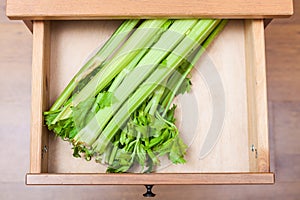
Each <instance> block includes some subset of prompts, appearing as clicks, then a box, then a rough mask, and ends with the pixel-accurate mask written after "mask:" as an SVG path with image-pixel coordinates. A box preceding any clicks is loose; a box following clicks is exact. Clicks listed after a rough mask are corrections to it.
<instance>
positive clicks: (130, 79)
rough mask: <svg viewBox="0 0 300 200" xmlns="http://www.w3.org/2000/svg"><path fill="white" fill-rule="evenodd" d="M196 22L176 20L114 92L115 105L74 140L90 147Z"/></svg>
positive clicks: (106, 109) (94, 120) (98, 115)
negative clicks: (130, 95) (129, 97)
mask: <svg viewBox="0 0 300 200" xmlns="http://www.w3.org/2000/svg"><path fill="white" fill-rule="evenodd" d="M197 21H198V20H176V21H175V22H174V23H173V24H172V25H171V26H170V28H169V29H167V30H166V32H164V33H163V34H162V35H161V37H160V38H159V40H158V41H157V43H155V44H154V45H153V46H152V47H151V49H150V50H149V52H148V53H147V54H146V55H145V56H144V57H143V58H142V59H141V61H140V62H139V63H138V64H137V66H136V67H135V68H134V69H133V70H132V72H130V73H129V74H128V75H127V76H126V78H125V79H124V80H123V82H122V84H121V85H120V86H119V87H118V88H117V89H116V90H115V91H114V97H115V99H116V101H115V103H114V104H113V105H112V106H110V107H105V108H104V109H102V110H99V112H98V113H97V114H96V115H95V117H94V118H93V119H92V120H91V121H90V122H89V123H88V124H87V126H86V127H84V128H83V129H82V130H81V131H80V132H79V133H78V134H77V135H76V137H75V138H74V139H75V140H78V141H80V142H84V143H85V144H88V145H91V144H92V143H93V142H94V141H95V139H96V138H97V136H98V135H99V133H100V132H101V130H102V129H103V128H104V127H105V125H106V124H107V123H108V122H109V120H110V118H111V117H112V116H113V114H114V113H115V112H116V111H117V110H118V109H119V107H120V106H122V104H123V103H124V101H125V100H126V99H127V98H128V95H129V94H131V93H132V92H134V90H135V89H136V88H137V87H138V86H139V85H140V84H141V83H142V82H143V80H144V79H145V78H147V76H149V74H150V73H151V72H152V71H153V70H154V69H155V68H156V67H157V65H158V64H159V63H160V62H161V61H162V60H163V59H164V58H165V57H166V56H167V55H168V54H169V53H170V52H171V51H172V50H173V49H174V48H175V47H176V46H177V45H178V43H180V42H181V41H182V39H183V38H184V37H185V35H186V34H187V33H188V32H189V31H190V29H191V28H193V26H194V25H195V24H196V23H197Z"/></svg>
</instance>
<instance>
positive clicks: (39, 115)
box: [30, 21, 50, 173]
mask: <svg viewBox="0 0 300 200" xmlns="http://www.w3.org/2000/svg"><path fill="white" fill-rule="evenodd" d="M49 59H50V22H48V21H35V22H34V30H33V50H32V92H31V94H32V101H31V107H32V111H31V135H30V172H31V173H41V172H45V171H47V160H48V157H47V155H48V154H47V153H45V152H43V149H44V147H45V148H48V132H47V129H46V127H45V126H44V118H43V111H44V110H46V109H47V108H48V96H49V91H48V85H47V81H48V75H49V61H50V60H49ZM44 150H45V149H44Z"/></svg>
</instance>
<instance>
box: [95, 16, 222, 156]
mask: <svg viewBox="0 0 300 200" xmlns="http://www.w3.org/2000/svg"><path fill="white" fill-rule="evenodd" d="M219 22H220V20H200V21H199V22H198V23H197V24H196V25H195V26H194V27H193V28H192V29H191V31H190V32H189V33H188V34H187V36H186V37H185V38H184V39H183V40H182V41H181V42H180V43H179V45H178V46H177V47H176V48H175V49H174V50H173V52H172V54H170V55H169V56H168V57H167V58H166V59H165V60H164V62H163V65H161V66H159V67H158V68H157V69H156V70H155V71H154V72H153V73H152V74H151V75H150V77H149V78H148V79H147V80H146V81H145V82H144V83H143V84H142V85H141V86H140V87H139V88H138V89H137V90H136V91H135V92H134V94H133V95H132V96H131V97H130V98H129V99H128V100H127V101H126V102H125V103H124V105H123V106H122V107H121V108H120V110H119V111H118V112H117V113H116V114H115V116H114V117H113V118H112V119H111V120H110V122H109V123H108V125H107V126H106V127H105V129H104V130H103V132H102V133H101V134H100V136H99V137H98V139H97V140H96V141H95V143H94V144H93V145H92V146H93V149H94V151H95V152H97V153H99V154H102V153H103V152H104V150H105V148H106V146H107V145H108V143H109V142H110V140H111V139H112V138H113V136H114V135H115V133H116V132H117V131H118V130H119V128H120V126H121V125H122V124H123V123H124V122H125V121H126V120H127V119H128V117H129V116H130V114H131V113H132V112H134V111H135V110H136V109H137V108H138V106H139V105H141V103H142V102H143V101H144V100H145V99H146V98H147V97H148V96H149V95H150V94H151V93H152V92H153V91H154V90H155V88H156V87H157V86H158V84H159V83H161V82H162V81H163V80H164V79H165V78H166V77H168V76H169V75H170V74H171V73H172V72H173V71H174V69H175V68H176V67H177V66H178V65H179V64H180V63H181V62H182V61H183V59H184V58H186V57H187V56H188V55H189V54H190V53H191V52H193V51H194V50H195V49H196V48H197V47H198V46H199V45H200V44H201V43H202V42H203V41H204V40H205V39H206V38H207V37H208V36H209V34H210V33H211V32H212V31H213V29H214V28H215V27H216V26H217V25H218V24H219Z"/></svg>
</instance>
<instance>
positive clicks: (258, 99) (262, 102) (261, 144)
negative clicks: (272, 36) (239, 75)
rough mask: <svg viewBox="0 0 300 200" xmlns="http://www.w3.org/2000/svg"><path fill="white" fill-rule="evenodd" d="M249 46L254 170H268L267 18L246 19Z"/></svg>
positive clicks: (247, 53)
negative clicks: (265, 30) (265, 31)
mask: <svg viewBox="0 0 300 200" xmlns="http://www.w3.org/2000/svg"><path fill="white" fill-rule="evenodd" d="M245 49H246V68H247V91H248V92H247V93H248V102H247V103H248V116H249V118H248V128H249V147H251V146H252V145H253V149H249V152H250V153H249V159H250V171H256V172H268V171H269V170H270V168H269V167H270V164H269V144H268V120H267V119H268V110H267V92H266V71H265V70H266V66H265V45H264V24H263V20H246V22H245Z"/></svg>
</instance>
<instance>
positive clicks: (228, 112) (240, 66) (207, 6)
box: [7, 0, 292, 185]
mask: <svg viewBox="0 0 300 200" xmlns="http://www.w3.org/2000/svg"><path fill="white" fill-rule="evenodd" d="M78 2H81V4H79V3H78ZM82 2H83V1H76V2H74V3H73V2H72V5H71V6H70V5H69V2H68V1H66V0H63V1H62V0H60V1H56V0H55V1H51V5H50V4H49V2H48V3H47V1H41V3H39V4H36V3H35V1H33V0H25V1H22V2H19V1H17V0H8V1H7V14H8V16H9V17H10V18H12V19H26V20H33V57H32V77H33V79H32V121H31V154H30V161H31V162H30V172H29V173H28V174H27V177H26V182H27V184H30V185H31V184H33V185H35V184H49V185H52V184H54V185H56V184H57V185H60V184H67V185H73V184H74V185H93V184H271V183H274V174H273V173H272V172H270V167H269V165H270V163H269V146H268V122H267V118H268V114H267V96H266V73H265V47H264V21H263V18H264V17H276V16H288V15H291V14H292V2H291V1H290V0H284V1H283V0H281V1H279V0H270V1H268V2H261V1H258V0H253V1H242V0H235V1H229V0H227V1H225V2H224V1H218V0H211V1H189V2H188V3H186V4H184V3H183V2H180V1H179V0H178V1H174V2H172V4H167V2H168V1H167V0H164V1H158V0H157V1H140V2H135V1H127V0H123V1H122V3H120V5H122V6H123V7H121V6H116V5H115V4H116V3H117V2H118V1H103V2H101V3H100V2H98V1H90V3H89V5H85V4H82ZM221 2H222V3H221ZM77 3H78V4H77ZM218 3H220V6H219V4H218ZM100 4H101V5H100ZM118 4H119V2H118ZM66 5H68V6H70V7H68V8H66ZM81 5H82V6H83V7H82V8H81V7H80V6H81ZM166 5H168V9H166V8H165V6H166ZM221 5H227V6H225V7H224V6H221ZM143 6H145V8H143ZM142 8H143V9H142ZM179 8H181V9H179ZM136 17H139V18H149V17H152V18H153V17H199V18H200V17H218V18H235V19H233V20H230V22H229V24H228V25H227V27H226V28H225V30H224V31H223V32H222V33H221V34H220V36H219V37H218V38H217V39H216V40H215V41H214V43H213V44H212V46H210V47H209V49H208V51H207V52H206V54H205V55H204V56H203V57H202V58H201V59H200V61H199V68H196V69H195V70H194V72H193V78H192V82H193V88H192V94H191V95H190V98H191V99H193V100H196V104H190V105H189V106H187V107H186V108H187V109H189V110H192V111H193V112H194V111H195V110H196V111H197V112H196V113H197V121H196V126H190V121H188V120H186V121H184V120H182V123H181V125H180V126H181V127H180V129H182V131H183V132H184V131H191V132H193V133H194V134H193V137H192V138H187V139H186V140H187V141H188V142H189V144H190V147H189V150H188V154H187V163H186V164H184V165H176V166H175V165H167V166H166V167H162V168H161V169H159V170H158V172H157V173H150V174H138V173H137V174H135V173H128V174H106V173H105V167H104V166H101V165H99V164H97V163H94V162H93V161H91V162H86V161H85V160H84V159H75V158H73V157H72V152H71V146H70V145H69V144H68V143H66V142H63V141H61V140H60V139H56V138H55V137H54V134H52V133H49V131H47V129H46V127H45V126H44V122H43V115H42V113H43V111H45V110H47V109H48V108H49V106H50V105H51V104H52V103H53V101H54V100H55V99H56V98H57V96H58V95H59V93H60V91H62V89H63V88H64V86H65V85H66V84H67V82H68V81H69V80H70V79H71V78H72V76H73V75H74V73H75V72H76V71H77V70H78V69H79V67H80V66H81V64H82V63H83V62H84V61H85V59H86V56H87V55H89V54H90V53H91V52H92V51H93V50H94V49H95V48H97V47H98V46H99V45H100V44H101V42H103V41H104V40H105V39H106V38H108V37H109V35H110V34H111V33H112V32H113V31H114V30H115V29H116V27H117V26H118V25H119V24H120V22H121V20H116V18H136ZM254 18H255V19H254ZM57 19H59V20H57ZM70 19H72V21H70ZM73 19H74V20H77V21H73ZM81 19H86V20H83V21H78V20H81ZM91 19H93V20H91ZM95 19H97V20H95ZM103 19H114V20H103ZM46 20H47V21H46ZM53 20H55V21H53ZM65 20H68V21H65ZM211 69H213V70H215V71H211ZM215 76H218V79H216V78H215ZM216 80H217V81H219V83H217V84H221V86H222V87H221V90H220V87H219V88H217V89H216V90H215V88H213V87H215V86H214V84H216ZM214 81H215V82H214ZM191 96H192V97H191ZM178 102H179V105H180V106H179V107H182V108H183V109H182V110H184V108H185V106H186V105H185V104H184V103H182V102H181V103H180V100H178ZM192 105H196V107H193V106H192ZM215 105H217V106H219V107H218V108H216V107H214V106H215ZM220 105H221V107H220ZM179 110H180V109H179ZM182 112H183V111H182ZM180 114H182V113H178V115H179V116H180ZM219 118H220V119H219ZM214 119H216V120H221V127H220V130H218V134H219V135H218V136H216V137H215V138H213V139H214V143H213V145H212V143H211V142H208V143H209V144H208V146H209V145H210V146H211V147H213V148H211V151H209V152H206V153H205V155H201V152H202V150H203V149H204V147H205V145H207V144H206V143H205V141H206V138H207V135H208V134H209V133H210V131H209V130H210V129H211V127H213V126H214V125H215V124H214V123H212V122H213V121H214ZM186 124H187V125H186ZM219 124H220V123H219Z"/></svg>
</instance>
